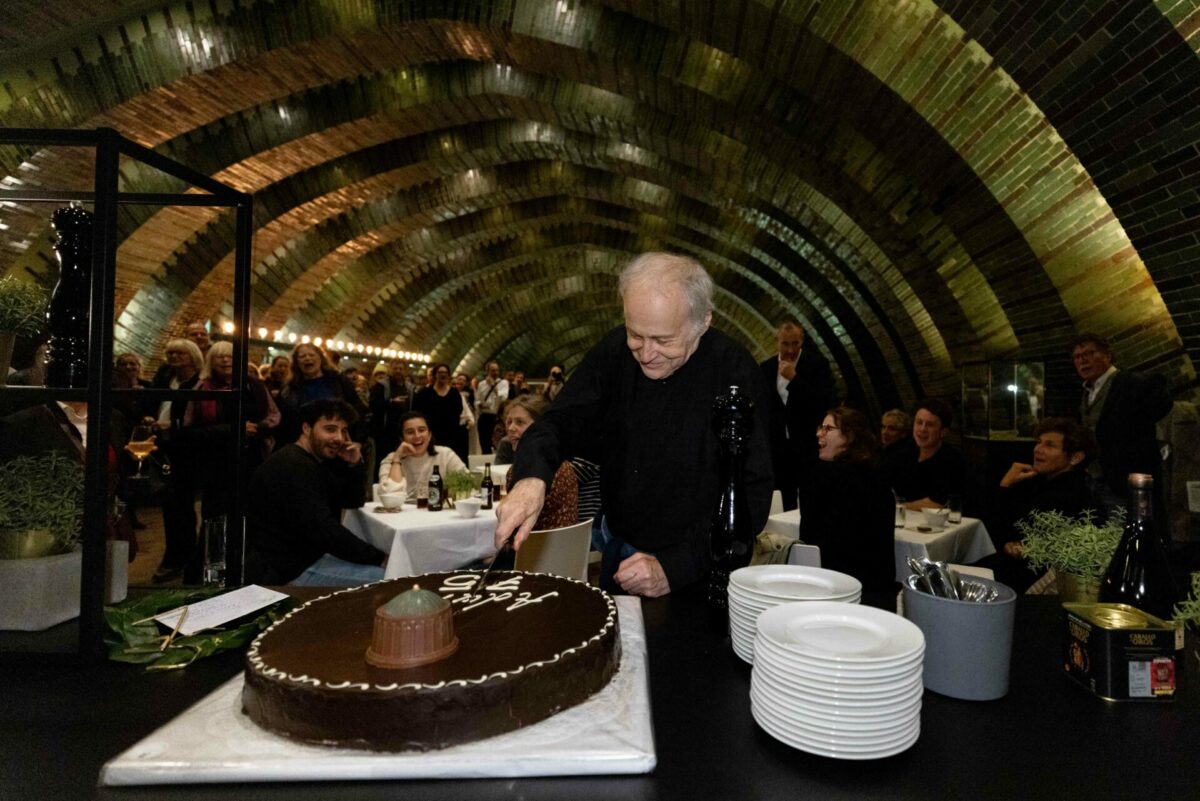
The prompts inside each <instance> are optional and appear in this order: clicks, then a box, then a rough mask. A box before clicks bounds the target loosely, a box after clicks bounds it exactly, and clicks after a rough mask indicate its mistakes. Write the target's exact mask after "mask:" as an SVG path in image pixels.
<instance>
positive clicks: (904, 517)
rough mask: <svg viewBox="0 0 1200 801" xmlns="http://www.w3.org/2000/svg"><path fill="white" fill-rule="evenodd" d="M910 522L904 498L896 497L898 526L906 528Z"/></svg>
mask: <svg viewBox="0 0 1200 801" xmlns="http://www.w3.org/2000/svg"><path fill="white" fill-rule="evenodd" d="M907 524H908V509H906V508H905V506H904V499H903V498H897V499H896V528H904V527H905V526H906V525H907Z"/></svg>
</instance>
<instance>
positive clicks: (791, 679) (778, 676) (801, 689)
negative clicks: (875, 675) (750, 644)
mask: <svg viewBox="0 0 1200 801" xmlns="http://www.w3.org/2000/svg"><path fill="white" fill-rule="evenodd" d="M751 653H754V651H751ZM754 669H755V670H760V671H762V674H763V676H762V678H763V681H764V682H766V683H768V684H770V685H771V686H773V687H776V688H778V689H779V691H780V692H783V693H793V692H794V693H796V694H797V695H805V696H816V697H818V698H831V699H841V700H846V701H855V700H861V701H868V700H882V701H887V700H889V699H891V698H895V697H896V696H898V695H909V694H911V693H912V691H913V690H915V689H916V688H918V687H921V688H923V687H924V684H923V683H922V681H921V674H920V673H919V672H918V673H914V674H911V675H908V676H903V677H899V678H896V679H887V680H885V681H883V682H880V683H878V684H843V683H835V682H830V681H825V680H823V679H814V678H810V677H808V676H799V675H796V674H787V673H784V672H782V671H780V670H779V669H778V668H776V667H775V666H774V665H772V664H771V663H770V662H768V661H767V660H766V658H765V657H764V656H763V655H762V654H758V655H757V659H756V661H755V664H754Z"/></svg>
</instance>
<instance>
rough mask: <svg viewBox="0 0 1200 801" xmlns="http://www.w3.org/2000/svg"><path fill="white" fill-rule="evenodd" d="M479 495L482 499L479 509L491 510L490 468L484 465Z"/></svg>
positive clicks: (488, 465) (489, 465)
mask: <svg viewBox="0 0 1200 801" xmlns="http://www.w3.org/2000/svg"><path fill="white" fill-rule="evenodd" d="M479 495H480V497H481V498H483V506H481V507H479V508H481V509H491V508H492V466H491V464H485V465H484V466H483V481H482V482H480V484H479Z"/></svg>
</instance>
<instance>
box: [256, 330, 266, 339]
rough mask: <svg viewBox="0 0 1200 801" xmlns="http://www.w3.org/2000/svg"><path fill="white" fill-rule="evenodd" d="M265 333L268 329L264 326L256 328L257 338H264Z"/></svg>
mask: <svg viewBox="0 0 1200 801" xmlns="http://www.w3.org/2000/svg"><path fill="white" fill-rule="evenodd" d="M267 334H268V331H267V329H265V328H259V329H258V338H259V339H266V338H267Z"/></svg>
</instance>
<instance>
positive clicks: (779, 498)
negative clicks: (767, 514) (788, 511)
mask: <svg viewBox="0 0 1200 801" xmlns="http://www.w3.org/2000/svg"><path fill="white" fill-rule="evenodd" d="M782 511H783V493H782V492H780V491H779V490H775V491H774V492H772V493H771V514H773V515H777V514H779V513H780V512H782Z"/></svg>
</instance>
